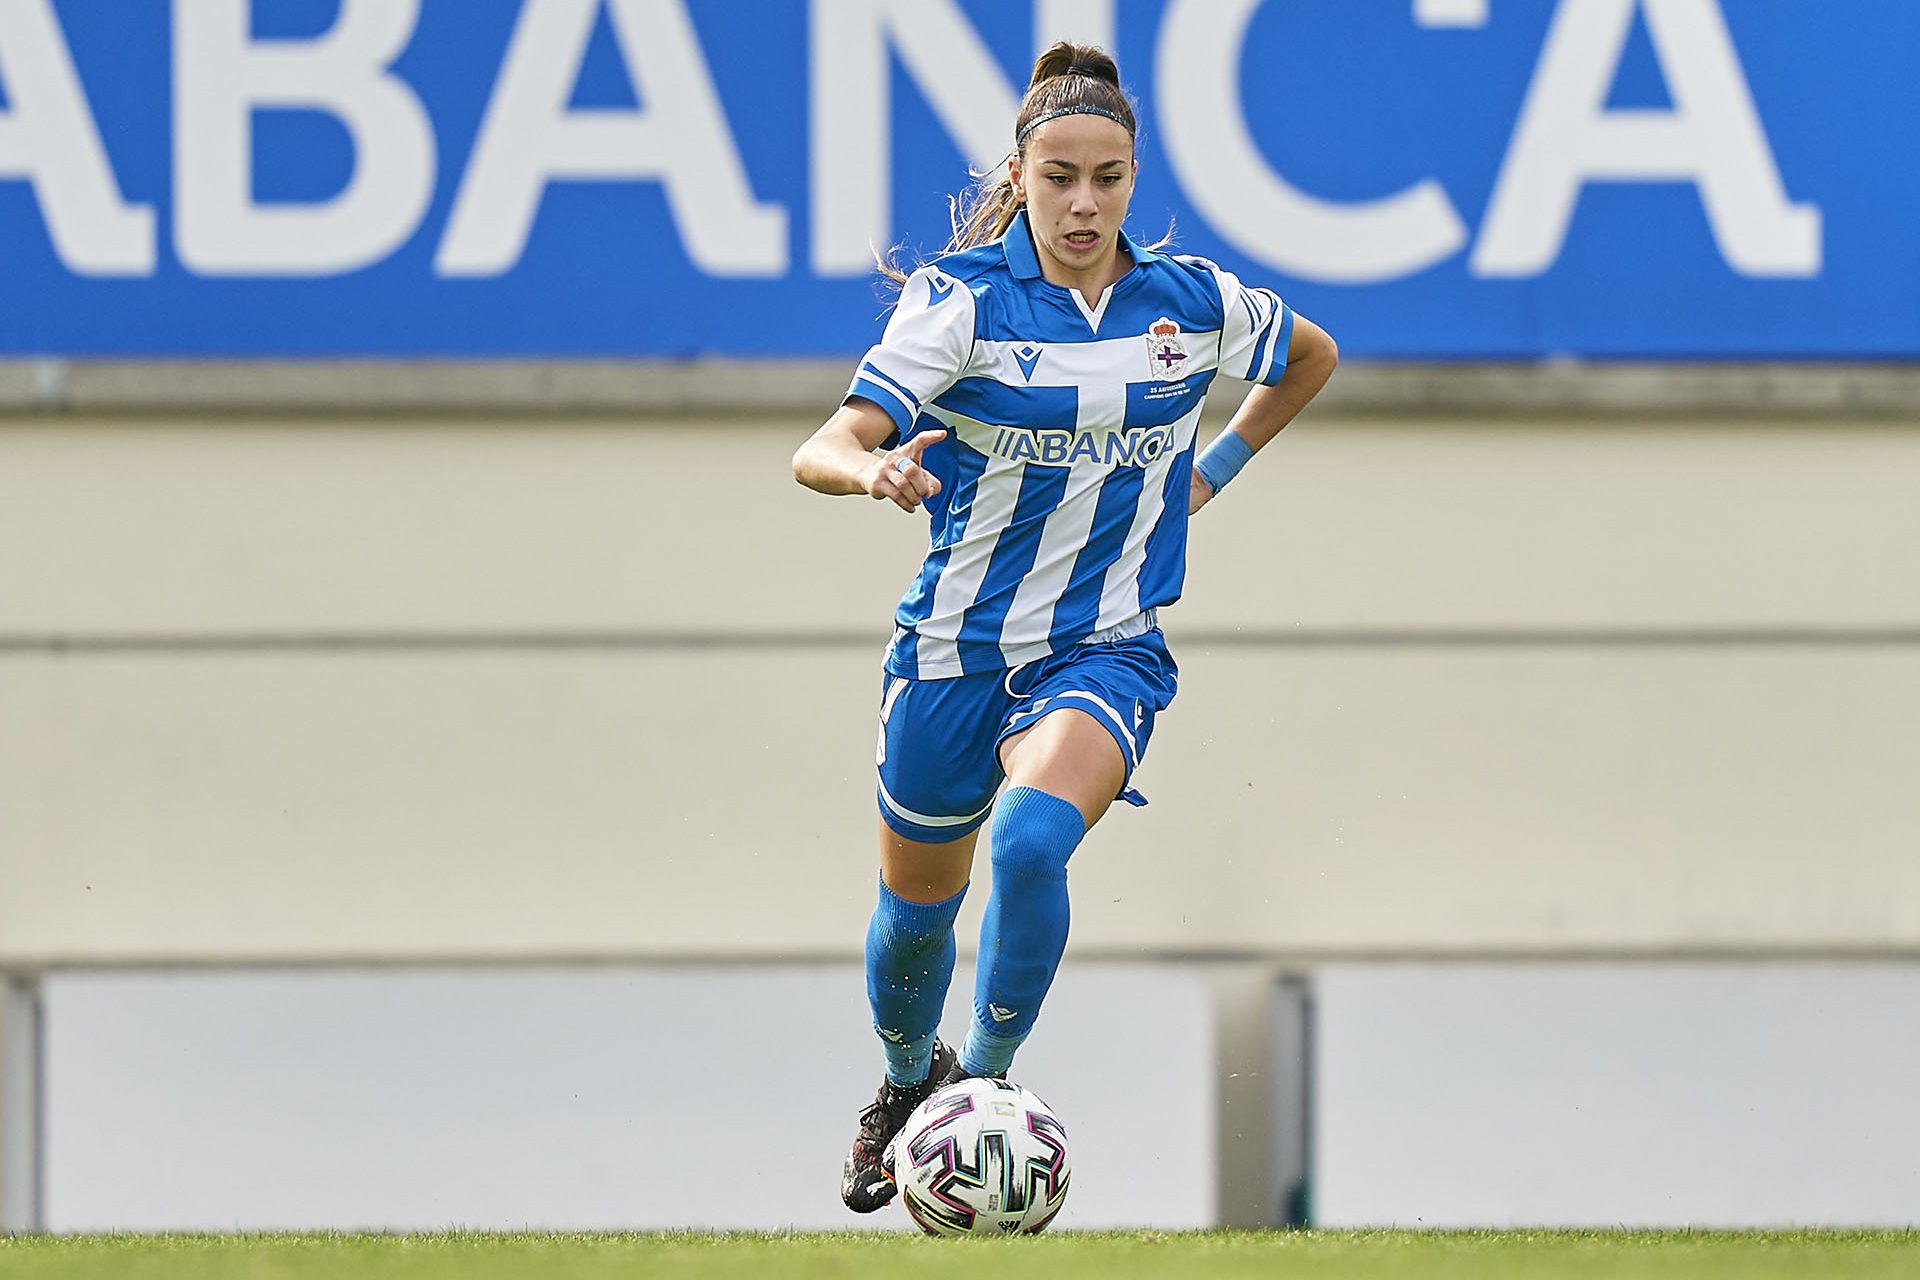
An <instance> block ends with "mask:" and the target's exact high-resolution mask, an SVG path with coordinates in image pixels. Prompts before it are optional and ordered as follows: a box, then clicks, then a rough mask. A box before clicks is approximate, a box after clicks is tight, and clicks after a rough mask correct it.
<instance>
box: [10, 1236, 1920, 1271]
mask: <svg viewBox="0 0 1920 1280" xmlns="http://www.w3.org/2000/svg"><path fill="white" fill-rule="evenodd" d="M883 1273H886V1274H891V1275H894V1276H911V1277H912V1278H913V1280H948V1277H951V1278H952V1280H1026V1278H1027V1277H1032V1278H1033V1280H1042V1278H1044V1280H1081V1278H1082V1277H1084V1278H1085V1280H1130V1278H1131V1277H1141V1278H1142V1280H1145V1278H1147V1277H1152V1278H1153V1280H1165V1278H1166V1277H1181V1276H1204V1277H1207V1278H1208V1280H1237V1278H1238V1277H1249V1278H1251V1277H1262V1278H1263V1280H1265V1278H1271V1277H1302V1278H1303V1280H1375V1278H1376V1277H1380V1278H1383V1280H1386V1278H1392V1280H1399V1278H1401V1277H1406V1278H1408V1280H1411V1278H1413V1277H1422V1278H1425V1277H1443V1278H1444V1277H1460V1278H1461V1280H1466V1278H1468V1277H1473V1278H1474V1280H1501V1278H1502V1277H1519V1276H1526V1277H1534V1276H1539V1277H1546V1276H1553V1277H1575V1278H1577V1280H1585V1278H1589V1277H1591V1278H1596V1280H1597V1278H1599V1277H1627V1276H1648V1277H1657V1278H1662V1280H1721V1278H1722V1277H1724V1278H1725V1280H1771V1278H1773V1277H1780V1278H1782V1280H1785V1278H1786V1277H1794V1278H1795V1280H1798V1278H1800V1277H1825V1276H1836V1277H1838V1276H1845V1277H1875V1278H1877V1277H1886V1278H1887V1280H1895V1278H1896V1277H1898V1278H1899V1280H1912V1277H1915V1276H1920V1232H1911V1231H1909V1232H1828V1231H1805V1232H1781V1233H1716V1232H1642V1231H1633V1232H1628V1231H1620V1232H1592V1231H1553V1232H1546V1231H1539V1232H1535V1231H1527V1232H1507V1231H1501V1232H1495V1231H1486V1232H1479V1231H1476V1232H1450V1233H1449V1232H1404V1231H1366V1232H1336V1231H1289V1232H1256V1231H1213V1232H1167V1233H1160V1232H1119V1233H1101V1234H1084V1235H1083V1234H1074V1233H1070V1232H1062V1233H1060V1234H1058V1235H1046V1236H1040V1237H1037V1238H1033V1239H1016V1240H982V1241H945V1240H926V1239H921V1238H918V1237H908V1236H879V1235H860V1234H853V1233H844V1234H825V1235H788V1236H781V1235H690V1234H668V1235H492V1234H447V1235H414V1236H403V1235H391V1236H377V1235H370V1236H349V1235H303V1236H293V1235H285V1236H104V1237H65V1238H51V1237H20V1238H15V1239H6V1238H0V1277H4V1280H341V1278H343V1277H353V1278H354V1280H358V1278H360V1277H368V1278H371V1280H381V1278H383V1277H395V1278H396V1280H398V1278H400V1277H405V1278H406V1280H441V1278H443V1277H444V1278H445V1280H456V1278H457V1280H523V1278H524V1280H616V1278H617V1280H641V1278H644V1277H651V1276H673V1277H692V1278H694V1280H733V1278H734V1277H739V1278H740V1280H747V1278H749V1277H751V1278H752V1280H785V1278H786V1277H796V1278H797V1280H840V1278H842V1277H851V1276H865V1275H880V1274H883Z"/></svg>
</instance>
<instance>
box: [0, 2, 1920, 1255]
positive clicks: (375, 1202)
mask: <svg viewBox="0 0 1920 1280" xmlns="http://www.w3.org/2000/svg"><path fill="white" fill-rule="evenodd" d="M1063 35H1064V36H1072V37H1074V38H1078V39H1082V40H1090V41H1093V42H1097V43H1101V44H1104V45H1106V46H1108V47H1109V48H1111V49H1113V50H1114V51H1115V52H1116V53H1117V55H1118V58H1119V62H1120V66H1121V68H1122V71H1123V74H1124V75H1125V76H1126V77H1127V79H1128V81H1129V83H1130V85H1131V87H1132V88H1133V90H1134V92H1135V93H1136V94H1137V95H1138V97H1139V100H1140V107H1141V122H1142V132H1141V136H1140V141H1139V157H1140V162H1141V170H1140V178H1139V185H1138V190H1137V193H1136V195H1135V198H1134V202H1133V206H1132V213H1131V221H1130V226H1131V229H1132V230H1133V232H1134V233H1135V234H1136V236H1138V237H1141V238H1145V239H1152V238H1155V237H1157V236H1158V235H1159V234H1160V233H1162V232H1163V231H1164V230H1165V229H1166V228H1167V227H1168V226H1169V225H1171V226H1172V228H1173V229H1174V232H1175V234H1176V237H1177V241H1176V245H1177V248H1179V249H1180V250H1182V251H1185V252H1191V253H1198V254H1203V255H1207V256H1210V257H1213V258H1215V259H1217V260H1218V261H1219V262H1221V263H1222V264H1223V265H1225V266H1227V267H1229V268H1231V269H1232V270H1235V271H1237V272H1239V273H1240V274H1241V275H1243V276H1244V277H1246V278H1247V279H1249V280H1252V281H1255V282H1260V283H1267V284H1271V285H1273V286H1274V287H1276V288H1278V289H1279V290H1280V291H1281V292H1282V293H1283V295H1284V296H1286V297H1287V299H1288V300H1289V301H1290V302H1291V303H1292V304H1293V305H1294V306H1295V307H1296V308H1297V309H1298V310H1299V311H1300V312H1301V313H1302V314H1305V315H1308V316H1311V317H1312V318H1313V319H1315V320H1316V321H1318V322H1319V323H1321V324H1322V325H1323V326H1324V327H1326V328H1327V329H1328V330H1329V331H1331V332H1332V333H1333V334H1334V335H1335V337H1336V338H1337V339H1338V340H1339V342H1340V344H1341V347H1342V352H1343V356H1344V363H1343V365H1342V367H1341V370H1340V372H1339V373H1338V374H1337V375H1336V378H1335V381H1334V383H1333V384H1332V386H1331V387H1330V388H1329V389H1328V391H1327V392H1326V393H1325V394H1324V395H1323V396H1322V397H1321V400H1320V401H1319V402H1317V403H1316V404H1315V405H1314V406H1313V407H1312V408H1311V409H1310V410H1309V411H1308V412H1307V414H1306V415H1304V416H1303V418H1302V419H1301V420H1300V421H1299V422H1297V423H1296V424H1295V425H1294V426H1292V427H1290V428H1289V429H1288V430H1287V431H1286V433H1285V434H1284V435H1282V436H1281V437H1280V439H1279V440H1278V441H1277V442H1276V443H1275V444H1274V445H1273V446H1272V447H1271V448H1270V449H1269V450H1268V451H1267V452H1266V453H1265V454H1263V456H1262V457H1261V458H1260V460H1259V462H1258V464H1257V465H1256V466H1255V467H1254V468H1253V469H1252V470H1251V472H1250V473H1249V475H1247V476H1245V477H1243V478H1242V480H1241V481H1240V483H1239V484H1238V485H1236V486H1235V489H1234V492H1233V493H1232V494H1231V495H1227V497H1226V498H1225V499H1223V500H1222V501H1221V502H1219V503H1218V504H1216V505H1213V506H1210V507H1209V508H1208V509H1207V511H1206V513H1205V515H1204V518H1202V519H1200V520H1199V521H1197V522H1196V525H1195V528H1194V533H1193V545H1192V559H1191V569H1190V574H1189V579H1188V594H1187V597H1186V599H1185V600H1184V601H1183V602H1182V603H1181V604H1180V605H1179V606H1178V607H1177V608H1176V609H1173V610H1171V611H1169V612H1168V614H1167V616H1166V618H1165V625H1166V630H1167V632H1168V635H1169V638H1170V641H1171V643H1172V645H1173V647H1174V650H1175V653H1176V654H1177V655H1178V657H1179V659H1180V661H1181V664H1182V682H1181V695H1180V698H1179V701H1178V702H1177V703H1176V704H1175V706H1174V708H1173V710H1172V712H1171V713H1170V714H1168V715H1167V716H1166V717H1164V718H1163V720H1162V722H1161V729H1160V732H1159V733H1158V735H1156V741H1155V744H1154V750H1153V754H1152V756H1151V758H1150V759H1149V760H1148V762H1147V763H1146V765H1145V766H1144V768H1143V769H1142V771H1141V773H1140V775H1139V777H1138V782H1139V785H1140V786H1141V787H1142V789H1144V790H1145V791H1146V792H1147V794H1148V795H1149V796H1150V797H1151V798H1152V802H1153V803H1152V805H1151V807H1150V808H1147V809H1145V810H1143V811H1132V810H1129V811H1126V812H1123V813H1118V814H1116V815H1115V816H1114V817H1113V818H1112V819H1111V820H1110V821H1109V822H1108V823H1103V824H1102V825H1101V826H1100V828H1099V829H1098V830H1097V832H1096V833H1095V835H1094V836H1093V838H1092V839H1091V840H1090V841H1089V842H1088V844H1087V845H1086V846H1085V847H1084V848H1083V850H1082V851H1081V852H1080V854H1079V856H1078V857H1077V858H1076V859H1075V863H1074V873H1073V886H1074V895H1075V897H1074V903H1075V912H1074V914H1075V919H1074V935H1073V941H1072V944H1071V946H1070V948H1069V955H1068V960H1067V963H1066V966H1065V968H1064V970H1063V974H1062V977H1061V979H1060V982H1059V984H1058V986H1057V987H1056V989H1055V993H1054V995H1053V996H1052V997H1051V999H1050V1002H1049V1005H1048V1010H1047V1015H1046V1017H1045V1018H1044V1019H1043V1020H1042V1022H1041V1024H1040V1027H1039V1030H1038V1033H1037V1035H1036V1036H1035V1038H1034V1040H1033V1041H1032V1043H1031V1044H1030V1046H1029V1047H1028V1048H1027V1049H1026V1050H1025V1051H1024V1052H1023V1054H1022V1057H1021V1061H1020V1064H1019V1068H1018V1071H1017V1074H1018V1076H1019V1077H1020V1078H1022V1079H1023V1080H1024V1081H1025V1082H1026V1083H1028V1084H1029V1085H1030V1086H1031V1087H1033V1088H1034V1089H1035V1090H1036V1091H1038V1092H1039V1093H1040V1094H1041V1095H1042V1096H1043V1097H1045V1098H1047V1099H1048V1100H1049V1101H1050V1102H1051V1103H1052V1104H1053V1105H1054V1106H1055V1107H1056V1108H1057V1109H1058V1110H1059V1111H1060V1112H1061V1114H1062V1115H1063V1116H1064V1117H1065V1119H1066V1122H1067V1125H1068V1127H1069V1130H1070V1131H1071V1132H1072V1134H1073V1137H1074V1142H1075V1146H1074V1153H1075V1160H1076V1177H1075V1183H1076V1189H1075V1192H1074V1199H1073V1200H1072V1201H1071V1202H1070V1203H1069V1206H1068V1209H1067V1212H1066V1214H1065V1216H1063V1218H1062V1220H1061V1221H1062V1223H1063V1225H1080V1226H1106V1225H1136V1224H1138V1225H1159V1226H1200V1225H1209V1224H1231V1225H1255V1224H1271V1223H1296V1224H1323V1225H1359V1224H1389V1223H1397V1224H1400V1225H1438V1226H1449V1225H1508V1224H1528V1225H1575V1224H1579V1225H1589V1224H1597V1225H1648V1226H1654V1225H1676V1224H1685V1223H1692V1224H1697V1225H1712V1226H1756V1225H1791V1224H1858V1225H1905V1224H1911V1223H1913V1222H1914V1221H1915V1219H1916V1216H1917V1215H1916V1210H1915V1207H1914V1206H1915V1205H1917V1204H1920V1165H1916V1163H1915V1160H1914V1156H1913V1152H1914V1151H1915V1150H1916V1149H1920V1099H1917V1098H1916V1094H1915V1092H1914V1090H1913V1087H1912V1086H1913V1081H1914V1080H1915V1079H1920V1020H1916V1019H1915V1018H1914V1017H1913V1010H1914V1009H1915V1008H1916V1007H1920V860H1917V859H1916V856H1915V854H1916V850H1920V790H1917V789H1916V788H1915V786H1914V779H1915V778H1916V777H1920V730H1916V725H1915V721H1916V710H1920V501H1916V497H1917V496H1920V430H1916V428H1915V421H1916V411H1920V371H1916V369H1915V367H1914V366H1913V364H1912V361H1913V359H1914V357H1915V356H1916V355H1920V238H1916V237H1915V236H1914V235H1913V233H1912V228H1911V223H1912V218H1911V211H1912V210H1913V208H1914V207H1915V205H1916V202H1917V201H1920V170H1917V169H1916V168H1915V166H1914V165H1913V164H1912V157H1911V156H1910V155H1909V154H1907V153H1906V152H1904V151H1899V150H1897V149H1896V150H1893V151H1889V150H1888V149H1887V147H1888V144H1887V143H1886V142H1885V141H1884V140H1885V139H1888V138H1898V137H1904V136H1908V135H1910V134H1911V132H1912V129H1913V127H1914V126H1915V123H1916V121H1920V81H1916V80H1915V78H1914V77H1913V76H1912V75H1911V74H1910V68H1909V66H1908V64H1909V63H1910V61H1911V59H1910V56H1909V55H1910V53H1911V51H1912V50H1913V49H1914V48H1915V47H1916V46H1917V44H1920V8H1916V7H1914V6H1912V5H1908V4H1903V3H1897V2H1896V0H1830V3H1828V4H1825V5H1819V6H1805V5H1795V6H1788V5H1776V4H1766V3H1760V2H1758V0H1526V2H1521V0H1366V3H1362V4H1344V5H1332V4H1320V5H1313V4H1306V3H1279V2H1277V0H1276V2H1274V3H1264V4H1262V3H1256V2H1255V0H1164V2H1163V0H811V3H806V2H803V0H251V2H249V0H171V3H169V2H168V0H124V2H123V3H119V4H115V5H112V6H101V5H95V4H88V3H84V2H83V0H7V2H6V3H5V4H4V5H0V971H3V972H4V975H5V984H4V1001H3V1003H0V1226H4V1227H5V1228H6V1229H9V1230H16V1231H18V1230H34V1229H49V1230H56V1231H78V1230H96V1229H162V1228H164V1229H211V1230H236V1229H259V1228H268V1227H288V1228H293V1227H338V1228H359V1227H376V1228H378V1227H388V1228H415V1227H420V1228H425V1227H442V1226H452V1225H458V1226H476V1227H502V1228H506V1227H523V1226H534V1227H549V1226H550V1227H670V1226H694V1227H775V1226H800V1227H837V1226H844V1225H849V1224H850V1223H852V1222H853V1221H854V1220H851V1219H849V1218H848V1217H847V1216H846V1215H845V1212H844V1210H843V1209H842V1208H841V1206H840V1205H839V1203H838V1201H837V1198H836V1194H835V1193H836V1185H837V1176H838V1170H839V1161H840V1159H841V1157H842V1155H843V1154H844V1150H845V1146H846V1143H847V1141H848V1139H849V1138H850V1136H851V1133H852V1127H853V1123H854V1118H855V1114H856V1112H857V1110H858V1108H859V1107H860V1105H861V1104H862V1103H863V1102H864V1101H865V1099H866V1097H867V1096H868V1095H869V1094H870V1091H871V1089H872V1087H873V1078H874V1076H875V1075H876V1073H877V1071H878V1065H879V1055H878V1054H877V1053H876V1052H875V1049H874V1044H873V1037H872V1033H871V1031H870V1029H869V1027H868V1022H867V1014H866V1009H865V1000H864V991H863V986H862V980H861V975H860V965H859V957H860V944H861V939H862V937H863V934H864V929H865V922H866V917H867V914H868V912H869V910H870V908H871V902H872V893H873V868H874V862H875V854H874V848H873V843H874V832H873V828H874V808H873V800H872V798H871V797H872V774H871V763H870V762H871V750H872V741H873V732H874V713H875V709H876V700H877V696H878V692H879V682H878V679H877V676H878V660H879V656H880V650H881V647H882V645H883V644H884V642H885V640H886V638H887V635H888V632H889V626H890V623H889V619H890V616H891V612H890V611H891V609H892V606H893V604H894V602H895V600H896V599H897V597H898V594H899V592H900V590H901V588H902V587H903V586H904V584H905V583H906V581H907V580H908V578H909V576H910V575H911V573H912V571H913V569H914V566H915V565H916V564H917V562H918V557H919V554H920V552H921V550H922V549H923V547H924V530H923V529H922V528H921V527H920V525H919V522H918V521H917V520H916V519H912V518H908V517H905V516H902V515H900V514H899V513H897V512H894V511H892V510H891V509H888V510H884V511H883V510H881V509H879V508H878V507H876V506H874V505H873V504H872V503H869V502H863V501H858V500H854V499H845V500H840V501H828V500H826V499H823V498H820V497H818V496H817V495H813V494H810V493H807V492H805V491H803V490H801V489H800V488H798V487H797V486H795V485H794V483H793V482H792V479H791V477H790V473H789V470H788V457H789V455H790V454H791V452H792V450H793V448H794V447H795V446H796V445H797V444H798V443H799V442H800V440H802V439H803V438H804V437H805V436H806V435H807V434H808V433H809V432H810V431H811V430H812V429H813V428H814V427H815V426H817V425H818V423H819V422H820V421H822V420H823V419H824V418H825V417H826V415H827V414H828V413H830V412H831V411H832V409H833V407H834V406H835V405H836V404H837V403H838V400H839V397H840V395H841V394H842V392H843V390H844V388H845V385H846V383H847V380H848V378H849V377H850V374H851V369H852V364H853V361H854V360H855V359H856V358H857V356H858V355H859V353H860V352H861V351H862V350H863V349H864V348H865V347H866V346H867V345H868V344H869V343H870V342H872V341H874V340H875V338H876V337H877V335H878V333H879V331H880V328H881V325H882V324H883V322H884V310H885V305H886V304H885V300H884V297H883V296H882V295H881V294H880V293H878V292H877V291H876V289H875V285H874V278H873V275H872V272H871V262H872V251H873V247H874V246H887V245H891V244H901V245H905V246H906V247H907V248H908V250H909V251H910V252H920V253H932V252H935V251H937V250H938V249H939V247H940V245H941V244H942V243H943V242H944V238H945V233H946V227H947V222H946V203H945V201H946V197H947V195H948V194H950V193H952V192H954V191H956V190H958V189H959V188H960V187H962V186H963V185H964V184H965V182H966V180H967V179H966V176H967V170H968V167H969V166H970V165H971V166H974V167H976V168H981V169H986V168H991V167H992V166H993V165H994V164H995V163H997V162H998V161H1000V160H1001V159H1002V158H1003V155H1004V151H1005V148H1006V146H1007V143H1008V135H1009V129H1010V121H1011V119H1012V117H1013V114H1014V111H1015V108H1016V105H1017V102H1018V97H1019V93H1020V92H1021V90H1022V89H1023V88H1024V85H1025V81H1026V76H1027V71H1028V68H1029V67H1030V66H1031V61H1032V58H1033V56H1034V54H1035V52H1036V51H1037V50H1038V49H1040V48H1043V47H1044V46H1045V45H1046V44H1047V43H1049V42H1050V41H1052V40H1053V39H1055V38H1057V37H1060V36H1063ZM1214 399H1215V404H1214V407H1213V410H1212V411H1210V417H1209V429H1212V428H1217V426H1218V425H1219V424H1220V423H1221V422H1223V421H1224V420H1225V417H1226V415H1227V413H1228V412H1229V411H1230V410H1231V408H1232V406H1233V404H1234V403H1236V402H1237V400H1238V389H1237V388H1235V387H1230V386H1225V385H1222V386H1221V387H1220V388H1219V390H1218V393H1217V394H1216V396H1215V398H1214ZM986 872H987V867H986V859H985V858H984V857H981V858H980V859H979V860H978V875H977V877H976V884H975V887H974V890H973V893H972V896H971V899H970V905H969V908H968V910H967V912H966V913H965V914H964V915H963V916H962V921H961V928H960V937H961V946H962V972H961V973H960V975H959V976H958V978H957V980H956V983H955V990H956V995H957V999H956V1000H955V1002H954V1005H953V1009H952V1012H953V1014H954V1016H953V1017H952V1018H950V1020H949V1023H948V1030H949V1033H950V1034H953V1033H956V1031H957V1029H958V1028H959V1027H960V1026H962V1025H963V1024H962V1022H961V1021H960V1018H961V1017H962V1016H963V1009H964V1003H965V1000H966V997H967V993H968V992H969V991H970V973H969V971H968V970H967V958H968V957H969V956H970V954H971V951H972V945H971V944H972V938H973V933H974V930H975V929H976V928H977V923H978V911H979V906H980V904H981V903H983V902H984V901H985V898H986V892H985V889H986V885H985V879H986ZM883 1217H885V1218H889V1219H894V1220H893V1221H890V1222H883V1223H881V1224H877V1225H886V1226H892V1227H896V1228H897V1227H899V1226H900V1225H902V1222H901V1221H900V1220H899V1218H900V1216H899V1215H895V1214H888V1215H883ZM859 1225H868V1224H866V1223H864V1222H861V1223H860V1224H859Z"/></svg>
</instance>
